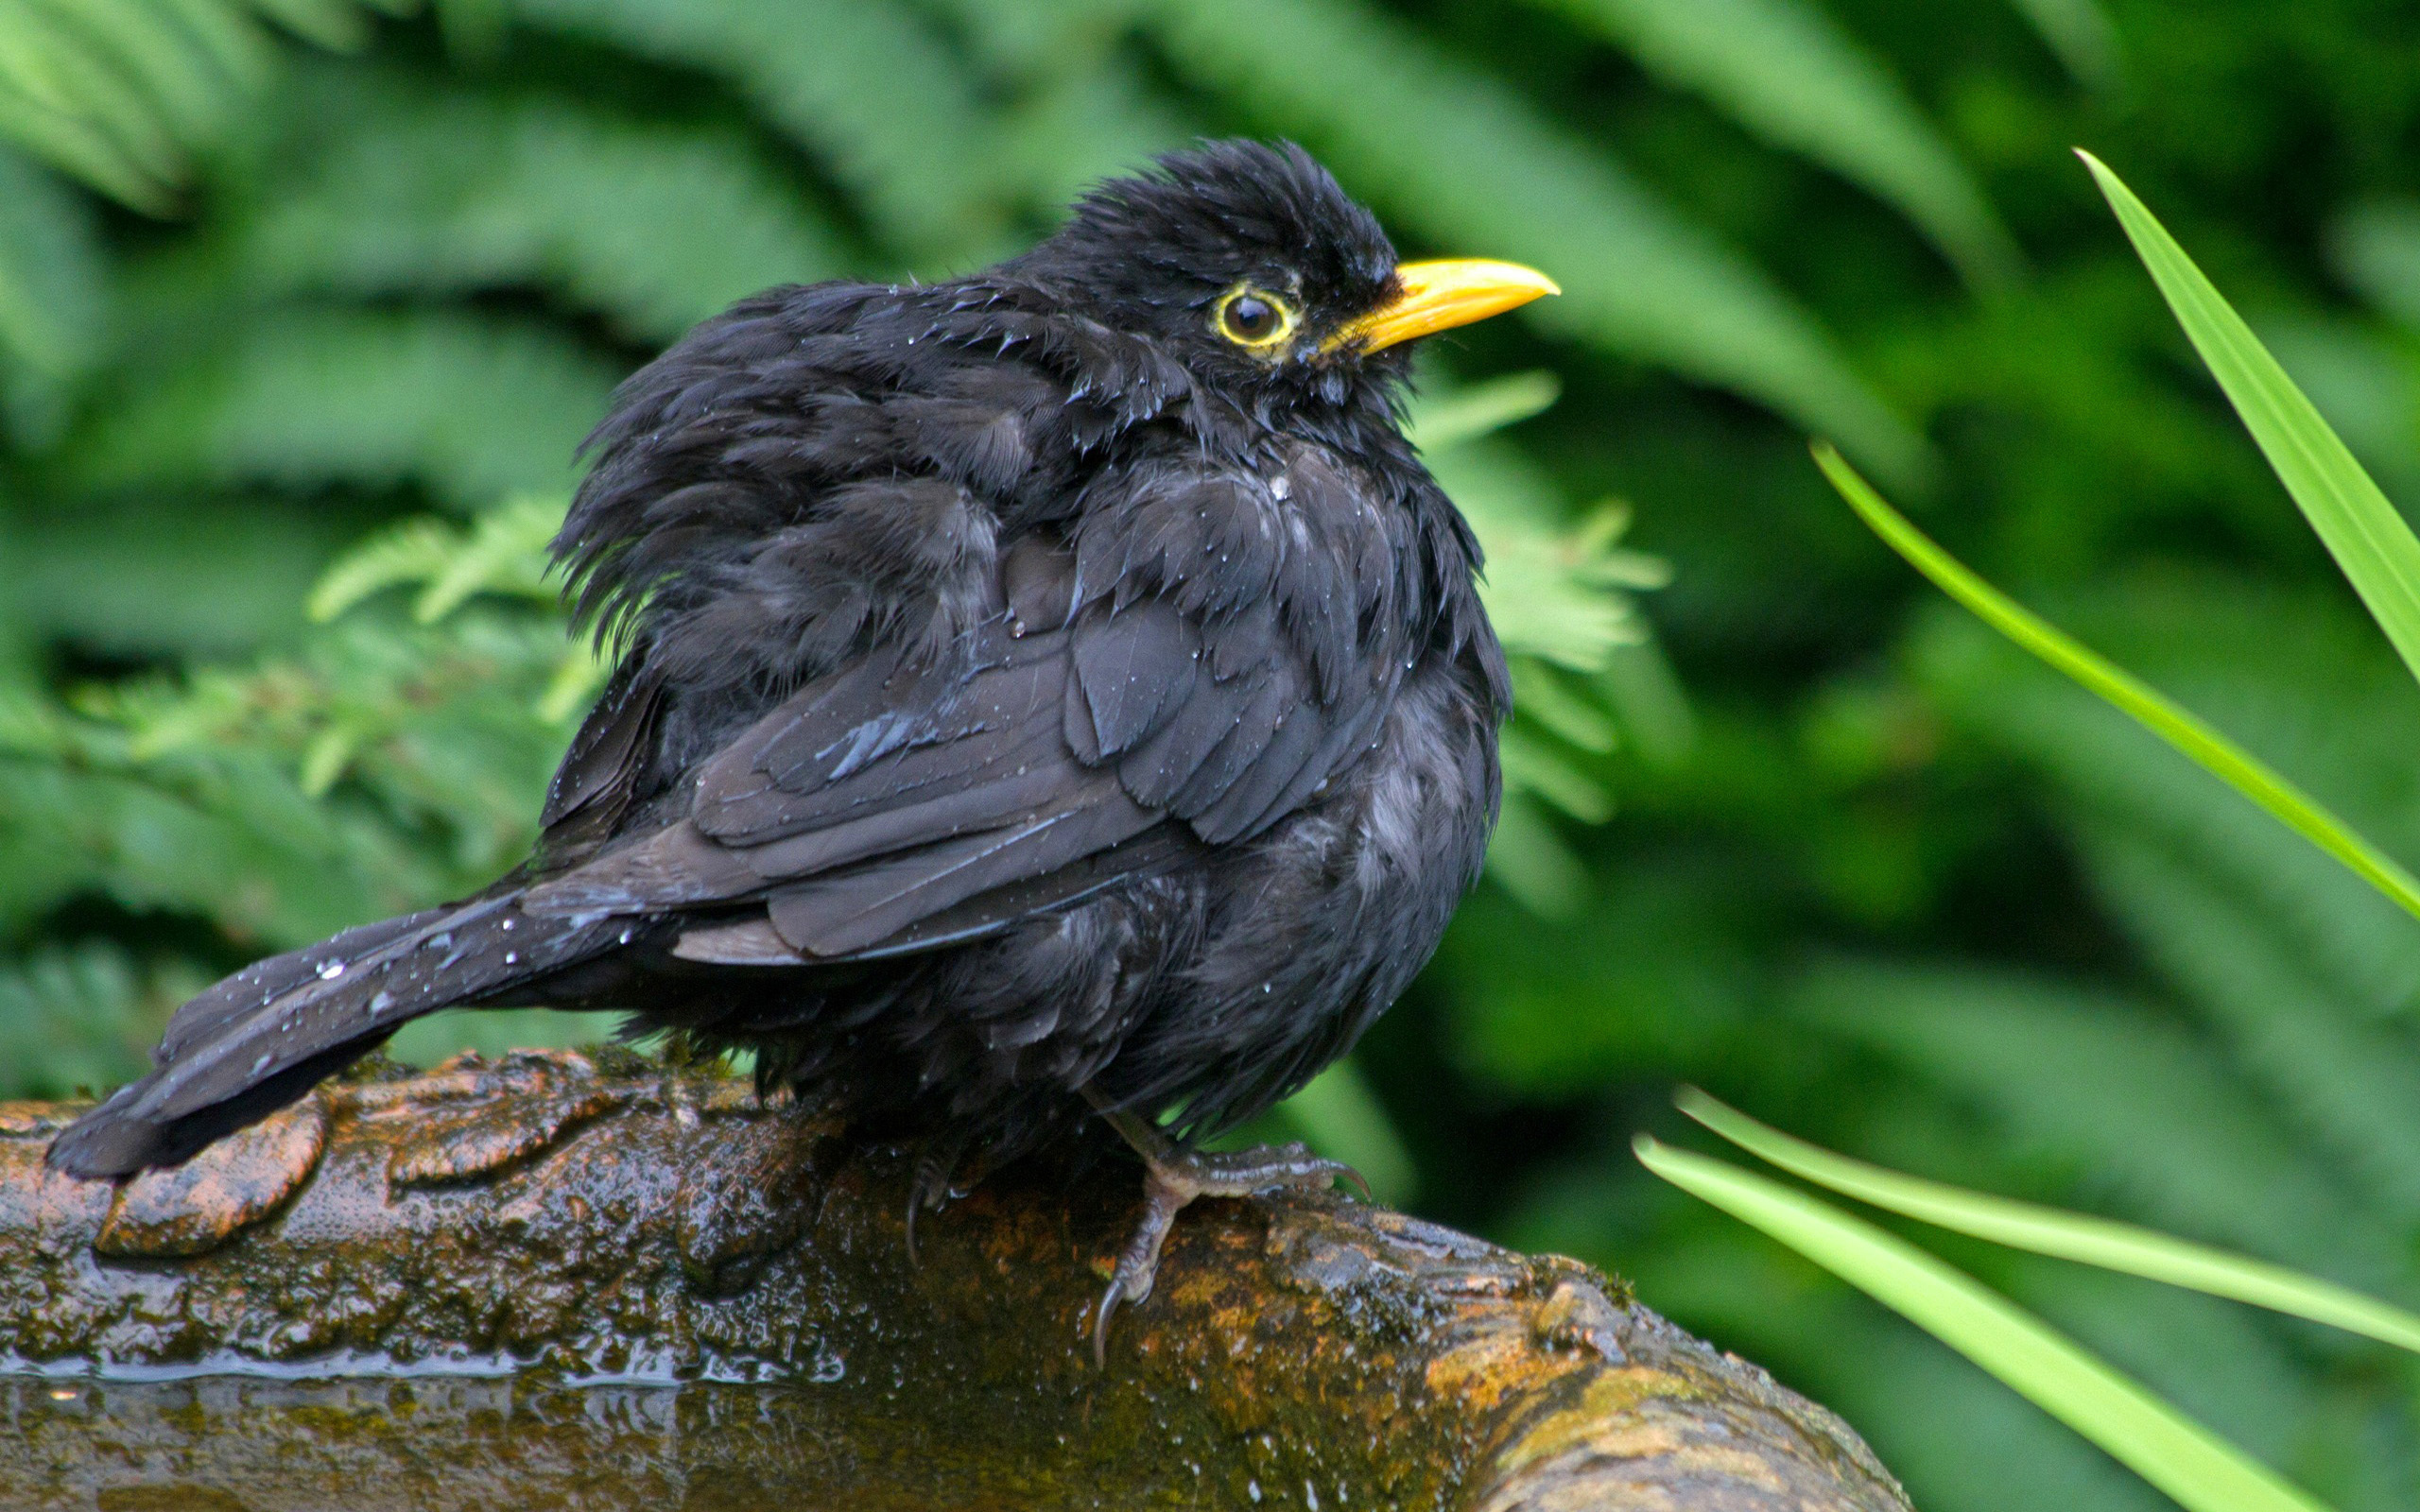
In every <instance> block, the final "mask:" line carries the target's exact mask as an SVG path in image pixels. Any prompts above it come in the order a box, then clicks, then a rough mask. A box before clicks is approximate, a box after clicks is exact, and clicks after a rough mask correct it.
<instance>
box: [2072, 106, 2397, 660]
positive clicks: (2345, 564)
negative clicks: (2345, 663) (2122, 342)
mask: <svg viewBox="0 0 2420 1512" xmlns="http://www.w3.org/2000/svg"><path fill="white" fill-rule="evenodd" d="M2077 156H2079V157H2081V158H2083V161H2084V165H2085V166H2086V167H2088V168H2090V169H2091V170H2092V176H2093V178H2094V179H2095V180H2097V181H2098V182H2099V183H2100V192H2101V194H2102V195H2104V196H2105V197H2107V198H2108V200H2109V206H2110V208H2111V209H2112V210H2114V211H2116V212H2117V213H2118V224H2119V225H2121V226H2123V227H2125V228H2126V235H2127V237H2128V239H2130V240H2131V241H2133V242H2134V244H2135V252H2136V254H2137V255H2139V256H2140V257H2141V258H2142V260H2143V266H2145V267H2147V268H2149V269H2151V275H2152V281H2153V282H2154V283H2157V284H2158V285H2159V291H2160V293H2161V294H2162V295H2163V296H2164V297H2166V299H2167V300H2168V305H2169V309H2171V310H2173V311H2174V312H2175V313H2176V319H2177V323H2178V324H2180V325H2182V326H2183V327H2185V334H2186V335H2187V336H2188V337H2190V338H2191V340H2192V342H2193V350H2194V351H2196V352H2200V353H2201V354H2202V360H2203V361H2204V362H2205V363H2207V364H2208V365H2209V368H2210V372H2211V374H2212V375H2213V376H2215V377H2216V378H2217V379H2218V381H2219V387H2221V388H2222V389H2224V390H2225V391H2226V396H2227V400H2228V402H2229V403H2231V404H2234V405H2235V410H2236V413H2237V414H2238V415H2239V416H2241V417H2242V418H2243V423H2244V428H2245V429H2247V430H2249V431H2251V432H2252V438H2253V439H2254V440H2255V441H2256V442H2258V443H2259V446H2260V452H2261V455H2264V456H2266V457H2268V459H2269V465H2270V466H2271V467H2272V468H2273V469H2275V470H2276V473H2277V477H2278V480H2279V481H2281V482H2282V483H2284V484H2285V485H2286V491H2287V492H2288V493H2290V494H2292V495H2293V499H2294V503H2295V504H2296V505H2298V506H2300V507H2301V508H2302V511H2303V515H2304V517H2305V518H2306V519H2308V520H2309V521H2310V524H2311V528H2312V529H2314V530H2316V531H2318V532H2319V539H2320V540H2321V541H2325V543H2326V545H2327V550H2328V554H2329V555H2331V556H2333V557H2334V558H2336V563H2337V565H2338V566H2340V567H2342V568H2343V569H2344V576H2346V577H2347V578H2349V579H2351V580H2352V584H2353V591H2354V592H2355V593H2359V594H2360V595H2361V602H2362V603H2363V604H2365V605H2367V606H2368V607H2369V610H2370V614H2371V617H2372V618H2374V619H2376V620H2377V622H2378V627H2379V628H2380V629H2382V630H2384V631H2386V636H2387V639H2388V640H2390V641H2392V642H2394V648H2395V651H2396V652H2397V653H2398V654H2399V655H2401V656H2402V658H2403V663H2404V665H2406V666H2408V667H2410V668H2411V672H2412V676H2414V677H2420V538H2415V537H2414V536H2413V535H2412V533H2411V526H2409V525H2407V524H2404V523H2403V517H2402V516H2401V515H2399V514H2397V513H2395V512H2394V506H2393V505H2391V504H2389V503H2388V502H2387V498H2386V495H2385V494H2383V493H2381V492H2379V491H2378V486H2377V484H2376V483H2374V482H2372V481H2371V480H2370V475H2369V473H2367V472H2363V471H2362V469H2361V464H2360V463H2359V462H2357V461H2355V460H2354V459H2353V454H2352V453H2351V452H2349V451H2347V450H2345V447H2344V443H2343V442H2342V441H2341V440H2339V439H2338V438H2337V436H2336V433H2335V431H2333V430H2331V429H2329V428H2328V424H2327V421H2325V420H2322V419H2321V418H2320V414H2319V411H2318V410H2317V409H2316V408H2314V407H2312V405H2311V403H2310V401H2309V400H2308V399H2306V398H2304V397H2303V392H2302V390H2301V389H2299V388H2296V387H2294V384H2293V380H2292V379H2290V378H2289V377H2287V376H2286V370H2285V369H2283V368H2280V367H2278V366H2277V361H2276V359H2275V358H2273V357H2272V356H2271V355H2270V354H2269V349H2268V348H2266V347H2263V346H2262V345H2261V344H2260V339H2259V337H2257V336H2256V335H2253V334H2252V328H2251V327H2250V326H2248V325H2246V324H2244V323H2243V318H2241V317H2240V316H2238V315H2237V314H2236V313H2235V310H2234V309H2233V308H2232V307H2231V306H2230V305H2229V304H2228V303H2227V301H2226V300H2225V298H2224V297H2223V296H2221V294H2220V293H2219V291H2218V289H2217V288H2216V287H2215V286H2213V285H2212V284H2211V283H2210V281H2209V280H2208V279H2206V278H2204V277H2203V276H2202V270H2201V269H2200V268H2198V267H2196V266H2193V260H2192V259H2191V258H2189V257H2187V256H2186V255H2185V249H2183V248H2182V247H2179V246H2178V245H2177V244H2176V239H2175V238H2174V237H2172V236H2170V235H2169V233H2168V231H2167V228H2165V227H2163V226H2162V225H2160V223H2159V222H2158V220H2156V219H2155V218H2153V216H2152V213H2151V211H2149V210H2148V209H2146V208H2145V207H2144V205H2143V202H2142V201H2141V200H2140V199H2137V198H2135V193H2134V191H2133V190H2131V189H2129V188H2127V187H2126V185H2125V184H2124V183H2123V182H2121V181H2120V180H2118V176H2117V175H2116V174H2114V173H2112V172H2110V171H2109V169H2108V167H2107V166H2106V165H2105V164H2103V163H2101V161H2100V159H2099V158H2096V157H2094V156H2093V155H2092V154H2091V153H2089V152H2085V151H2083V149H2081V148H2079V149H2077Z"/></svg>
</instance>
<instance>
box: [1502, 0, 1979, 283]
mask: <svg viewBox="0 0 2420 1512" xmlns="http://www.w3.org/2000/svg"><path fill="white" fill-rule="evenodd" d="M1534 3H1538V4H1543V5H1547V6H1549V7H1550V8H1551V9H1557V10H1560V11H1562V12H1564V14H1566V15H1568V16H1570V17H1571V18H1572V19H1573V20H1575V21H1577V22H1579V23H1580V24H1581V25H1582V26H1589V27H1591V28H1593V29H1595V30H1597V31H1599V32H1602V33H1603V34H1605V35H1606V36H1608V37H1611V38H1612V39H1613V40H1614V41H1615V42H1616V43H1619V44H1620V45H1621V46H1622V47H1623V48H1624V49H1625V50H1627V51H1628V52H1630V53H1631V54H1632V56H1634V57H1635V58H1636V59H1637V60H1638V61H1639V62H1640V64H1641V65H1643V66H1644V67H1645V68H1646V69H1647V70H1648V71H1649V72H1650V73H1651V74H1653V75H1655V76H1656V77H1659V78H1661V79H1662V80H1663V81H1664V82H1666V83H1667V84H1670V85H1672V86H1674V87H1676V88H1680V89H1687V90H1694V91H1696V92H1697V93H1699V94H1703V95H1704V96H1706V98H1708V99H1710V100H1712V101H1713V102H1714V103H1715V104H1716V105H1717V106H1719V107H1720V108H1721V109H1722V110H1724V111H1726V112H1730V113H1731V114H1732V115H1734V116H1736V117H1737V118H1738V120H1739V121H1740V123H1741V124H1742V125H1744V126H1746V127H1747V128H1748V129H1750V130H1751V131H1754V132H1755V133H1756V134H1757V135H1759V136H1761V137H1763V138H1765V140H1767V141H1769V142H1771V143H1772V144H1773V145H1774V146H1780V147H1784V148H1787V149H1789V150H1790V151H1794V152H1800V153H1804V154H1805V155H1806V156H1807V157H1809V158H1812V159H1814V160H1815V161H1816V162H1818V163H1824V164H1825V165H1826V166H1828V167H1830V168H1832V169H1834V170H1836V171H1837V172H1839V173H1840V174H1841V176H1842V177H1844V178H1847V179H1849V180H1852V181H1854V182H1856V183H1858V184H1860V185H1862V186H1863V187H1864V188H1866V189H1867V190H1869V191H1871V192H1872V193H1873V194H1874V195H1876V197H1877V198H1881V199H1884V200H1886V201H1888V202H1889V203H1891V204H1893V205H1895V206H1897V207H1898V208H1899V209H1900V211H1902V212H1903V213H1905V214H1906V215H1907V216H1908V218H1910V220H1913V221H1914V222H1915V223H1916V224H1917V225H1918V226H1920V227H1922V228H1923V229H1924V231H1925V233H1926V234H1927V236H1930V237H1931V238H1932V240H1933V241H1934V242H1935V243H1936V244H1937V245H1938V246H1939V247H1940V248H1941V249H1942V250H1943V251H1944V252H1945V253H1947V254H1948V256H1949V258H1950V261H1952V262H1953V263H1955V264H1956V265H1957V266H1958V269H1959V271H1960V273H1961V274H1962V275H1963V276H1964V277H1965V279H1966V281H1967V282H1968V283H1973V284H1975V285H1977V286H1979V287H1995V286H1997V285H2000V284H2004V283H2007V282H2008V281H2009V280H2010V279H2011V278H2012V277H2014V275H2015V273H2016V271H2017V268H2018V265H2019V258H2018V253H2017V249H2016V244H2015V243H2014V241H2012V240H2010V238H2009V234H2008V232H2007V230H2006V228H2004V227H2002V226H2001V225H2000V223H1999V218H1998V217H1997V215H1993V214H1992V208H1991V205H1990V204H1989V203H1988V202H1987V201H1986V200H1985V199H1984V198H1983V193H1982V191H1981V190H1980V189H1979V188H1978V187H1977V186H1976V183H1975V180H1973V178H1972V177H1970V176H1969V175H1968V174H1967V172H1966V169H1965V167H1964V165H1963V164H1962V163H1960V162H1959V161H1958V157H1957V154H1956V153H1955V152H1953V151H1951V150H1950V146H1949V144H1948V143H1947V142H1945V141H1944V140H1943V139H1942V137H1941V134H1940V133H1939V132H1938V131H1936V130H1934V129H1933V128H1932V125H1931V123H1929V122H1927V120H1926V119H1925V118H1924V116H1923V114H1922V113H1921V112H1918V111H1917V109H1916V106H1915V102H1914V101H1913V100H1910V98H1908V94H1907V92H1906V91H1905V90H1903V89H1902V88H1900V86H1899V83H1898V81H1897V80H1896V79H1894V78H1893V77H1891V76H1890V75H1889V74H1888V73H1887V72H1885V71H1884V69H1883V68H1882V66H1881V65H1880V64H1879V63H1877V62H1876V61H1875V60H1874V58H1873V57H1872V56H1871V55H1870V54H1868V53H1867V52H1866V51H1865V49H1864V48H1862V47H1860V46H1858V43H1857V41H1856V40H1855V39H1854V38H1852V37H1850V36H1849V35H1848V34H1847V33H1846V32H1844V31H1842V30H1841V28H1840V27H1839V26H1836V25H1834V24H1833V22H1832V20H1831V18H1830V17H1828V16H1826V15H1825V14H1824V12H1823V11H1822V10H1820V9H1816V8H1815V7H1814V6H1812V5H1808V4H1802V3H1801V0H1688V3H1686V4H1674V3H1672V0H1534Z"/></svg>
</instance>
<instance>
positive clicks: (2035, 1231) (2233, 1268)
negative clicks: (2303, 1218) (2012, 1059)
mask: <svg viewBox="0 0 2420 1512" xmlns="http://www.w3.org/2000/svg"><path fill="white" fill-rule="evenodd" d="M1674 1101H1675V1102H1676V1103H1677V1104H1678V1105H1679V1107H1680V1109H1681V1111H1682V1112H1684V1113H1686V1114H1688V1115H1689V1116H1690V1117H1691V1118H1694V1119H1696V1120H1697V1121H1698V1122H1699V1123H1701V1124H1703V1125H1705V1126H1706V1127H1707V1128H1710V1129H1712V1130H1714V1132H1716V1133H1717V1134H1720V1135H1721V1136H1722V1137H1723V1138H1724V1139H1726V1140H1729V1141H1730V1142H1731V1143H1734V1144H1737V1145H1738V1146H1739V1147H1740V1148H1741V1149H1743V1150H1746V1151H1747V1152H1748V1153H1749V1154H1751V1155H1754V1156H1755V1157H1756V1158H1757V1159H1758V1160H1765V1161H1768V1162H1770V1163H1772V1164H1773V1165H1777V1166H1780V1167H1781V1168H1782V1169H1783V1170H1785V1171H1788V1172H1789V1173H1790V1174H1791V1175H1792V1176H1798V1177H1805V1178H1806V1179H1807V1180H1809V1181H1812V1182H1814V1183H1815V1184H1816V1185H1818V1186H1822V1187H1828V1188H1830V1189H1831V1190H1832V1191H1834V1192H1838V1193H1840V1194H1842V1195H1843V1196H1851V1197H1855V1198H1857V1199H1858V1201H1860V1202H1870V1203H1872V1204H1874V1206H1876V1207H1877V1208H1885V1209H1888V1210H1890V1211H1893V1212H1895V1213H1899V1214H1901V1215H1903V1216H1906V1217H1910V1218H1915V1219H1918V1220H1921V1221H1922V1222H1925V1223H1928V1224H1933V1225H1935V1226H1937V1227H1939V1228H1943V1229H1953V1230H1955V1231H1956V1232H1959V1233H1962V1234H1972V1235H1973V1236H1975V1237H1976V1238H1978V1239H1988V1240H1990V1241H1991V1242H1992V1243H1994V1244H1998V1245H2007V1246H2010V1247H2011V1248H2013V1249H2026V1250H2031V1251H2032V1252H2033V1253H2035V1254H2037V1255H2054V1256H2056V1257H2058V1258H2059V1259H2061V1260H2073V1261H2079V1262H2081V1263H2084V1264H2086V1265H2098V1266H2100V1268H2101V1269H2103V1270H2116V1271H2124V1272H2126V1273H2127V1274H2128V1275H2132V1276H2143V1277H2148V1278H2149V1279H2151V1280H2156V1281H2166V1282H2168V1283H2169V1285H2171V1286H2183V1287H2187V1288H2189V1289H2190V1290H2193V1291H2197V1292H2207V1293H2209V1294H2210V1295H2211V1296H2213V1297H2232V1298H2234V1299H2235V1300H2237V1301H2238V1302H2250V1303H2252V1304H2253V1305H2254V1306H2256V1307H2265V1308H2269V1309H2271V1310H2272V1311H2274V1312H2279V1313H2287V1314H2292V1315H2294V1316H2296V1317H2307V1318H2309V1319H2310V1320H2311V1321H2313V1322H2315V1323H2328V1324H2333V1325H2334V1326H2336V1327H2337V1328H2341V1329H2344V1330H2347V1331H2349V1332H2354V1333H2363V1334H2367V1335H2368V1336H2370V1337H2371V1338H2374V1339H2377V1340H2379V1341H2380V1342H2382V1343H2386V1344H2393V1345H2396V1346H2398V1347H2400V1348H2402V1349H2412V1350H2420V1315H2414V1314H2411V1313H2408V1312H2405V1311H2404V1310H2403V1309H2402V1308H2399V1307H2395V1306H2394V1305H2392V1304H2391V1303H2387V1302H2381V1301H2378V1300H2377V1299H2376V1298H2374V1297H2364V1296H2362V1295H2361V1294H2360V1293H2359V1292H2356V1291H2353V1290H2351V1289H2350V1288H2348V1287H2343V1286H2339V1285H2337V1284H2336V1283H2335V1282H2333V1281H2326V1280H2320V1279H2319V1278H2317V1277H2315V1276H2307V1275H2304V1274H2303V1273H2302V1272H2300V1271H2296V1270H2290V1269H2288V1268H2287V1267H2285V1266H2283V1265H2273V1264H2271V1263H2268V1262H2267V1261H2261V1260H2254V1259H2252V1258H2250V1257H2249V1256H2245V1255H2238V1254H2234V1253H2232V1252H2230V1251H2227V1250H2223V1249H2219V1248H2215V1247H2213V1246H2209V1245H2197V1244H2194V1243H2191V1242H2190V1241H2188V1240H2183V1239H2176V1238H2172V1237H2170V1236H2169V1235H2167V1234H2163V1233H2157V1232H2154V1231H2153V1230H2152V1229H2142V1228H2137V1227H2136V1226H2135V1225H2133V1224H2127V1223H2118V1222H2115V1221H2113V1220H2111V1219H2107V1218H2095V1217H2090V1216H2087V1215H2085V1214H2083V1213H2074V1212H2063V1211H2060V1210H2058V1209H2056V1208H2046V1207H2043V1206H2041V1205H2040V1204H2038V1203H2032V1202H2018V1201H2015V1200H2014V1199H2012V1198H2009V1197H1996V1196H1992V1195H1990V1194H1986V1193H1980V1192H1969V1191H1966V1190H1964V1189H1963V1188H1961V1187H1954V1186H1950V1185H1948V1184H1946V1183H1945V1182H1940V1181H1928V1180H1926V1179H1925V1178H1923V1177H1912V1176H1906V1175H1903V1174H1901V1173H1899V1172H1897V1171H1890V1170H1885V1169H1884V1168H1883V1167H1881V1166H1878V1165H1869V1164H1867V1163H1866V1162H1865V1161H1863V1160H1851V1159H1850V1158H1849V1157H1847V1156H1845V1155H1836V1154H1834V1153H1833V1152H1832V1151H1830V1150H1826V1149H1824V1148H1823V1147H1821V1146H1820V1145H1815V1144H1809V1143H1806V1141H1805V1140H1802V1139H1799V1138H1797V1137H1796V1136H1794V1135H1789V1134H1785V1133H1783V1132H1782V1131H1781V1130H1779V1129H1777V1128H1774V1127H1772V1125H1767V1124H1762V1123H1759V1122H1757V1121H1756V1120H1755V1119H1753V1118H1751V1117H1749V1116H1748V1115H1747V1114H1745V1113H1743V1112H1740V1111H1739V1110H1738V1109H1737V1108H1731V1107H1727V1106H1725V1105H1724V1104H1722V1103H1720V1102H1719V1101H1717V1100H1716V1099H1714V1098H1712V1097H1709V1096H1707V1095H1706V1094H1705V1093H1704V1092H1702V1091H1698V1090H1697V1089H1696V1088H1694V1087H1686V1088H1684V1089H1682V1091H1681V1093H1680V1095H1679V1096H1678V1097H1677V1098H1676V1099H1674Z"/></svg>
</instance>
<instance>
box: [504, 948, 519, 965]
mask: <svg viewBox="0 0 2420 1512" xmlns="http://www.w3.org/2000/svg"><path fill="white" fill-rule="evenodd" d="M504 964H505V965H507V966H518V965H520V964H521V953H520V952H519V951H507V952H505V953H504Z"/></svg>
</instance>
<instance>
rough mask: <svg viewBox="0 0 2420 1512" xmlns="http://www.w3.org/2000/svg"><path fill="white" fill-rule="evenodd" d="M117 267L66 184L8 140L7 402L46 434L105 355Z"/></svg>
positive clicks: (3, 325)
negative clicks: (70, 390)
mask: <svg viewBox="0 0 2420 1512" xmlns="http://www.w3.org/2000/svg"><path fill="white" fill-rule="evenodd" d="M108 278H109V271H108V266H107V264H106V262H105V261H104V258H103V254H102V251H101V246H100V237H99V234H98V229H97V228H96V227H95V224H94V217H93V215H92V214H91V211H90V209H89V207H88V206H86V205H85V204H84V203H83V202H82V201H81V200H80V199H79V198H78V197H77V196H76V195H75V194H73V193H72V192H70V191H69V190H68V189H67V188H66V186H65V185H63V184H61V183H59V182H57V181H56V180H53V179H52V178H51V176H50V175H49V174H48V173H47V172H46V171H44V170H43V169H42V168H40V167H37V166H36V165H35V164H34V163H31V162H29V161H28V160H26V158H24V157H22V156H20V155H19V154H17V153H15V152H12V151H10V150H9V148H8V147H6V146H0V406H5V409H6V413H7V414H8V416H9V418H10V419H11V420H12V421H14V425H13V427H12V428H14V429H17V430H19V431H21V432H28V433H32V434H33V435H35V436H38V437H43V438H46V437H47V435H48V434H49V433H52V432H54V431H55V430H56V428H57V426H58V425H59V423H60V422H61V421H62V420H63V419H64V411H65V392H66V387H67V386H68V384H69V383H70V382H71V381H72V380H73V379H75V378H76V377H78V376H79V375H80V374H82V373H83V372H84V370H85V369H87V368H89V367H90V366H91V365H92V363H93V362H94V360H95V358H96V357H97V355H98V354H99V350H100V345H101V333H102V324H103V320H104V310H105V301H106V299H107V292H108Z"/></svg>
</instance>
